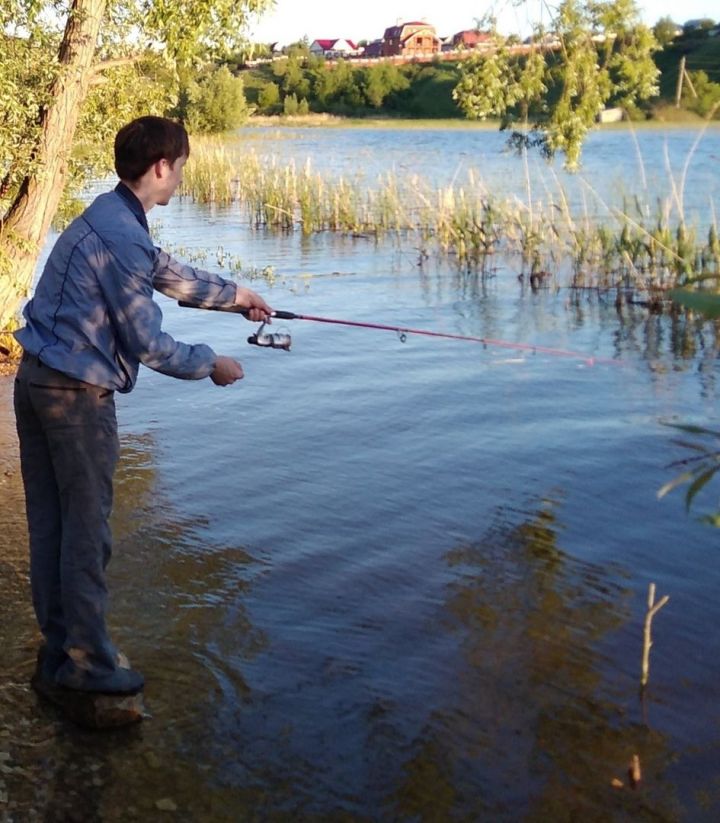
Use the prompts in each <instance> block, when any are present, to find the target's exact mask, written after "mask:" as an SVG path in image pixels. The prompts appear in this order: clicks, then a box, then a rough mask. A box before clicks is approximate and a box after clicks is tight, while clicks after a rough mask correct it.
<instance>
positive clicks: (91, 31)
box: [0, 0, 106, 330]
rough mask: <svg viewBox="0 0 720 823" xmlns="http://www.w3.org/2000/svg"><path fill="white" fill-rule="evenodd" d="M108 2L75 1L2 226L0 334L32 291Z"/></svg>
mask: <svg viewBox="0 0 720 823" xmlns="http://www.w3.org/2000/svg"><path fill="white" fill-rule="evenodd" d="M105 4H106V0H73V3H72V7H71V9H70V12H69V14H68V20H67V23H66V25H65V31H64V34H63V39H62V43H61V45H60V52H59V55H58V63H59V68H58V75H57V77H56V79H55V80H54V81H53V85H52V88H51V90H50V99H51V101H52V102H51V103H50V104H49V105H48V106H47V107H46V108H45V109H43V110H42V112H41V114H40V136H39V139H38V144H37V147H36V149H35V164H34V169H33V172H32V174H30V175H28V176H27V177H26V178H25V179H24V180H23V182H22V184H21V186H20V188H19V190H18V194H17V196H16V197H15V200H14V201H13V204H12V206H11V207H10V209H9V211H8V213H7V217H6V220H5V221H4V223H0V330H1V329H4V328H6V327H7V326H8V324H9V323H10V322H11V320H12V319H13V318H14V317H15V315H16V313H17V310H18V307H19V305H20V302H21V300H22V299H23V298H24V297H25V296H26V295H27V294H28V292H29V290H30V287H31V286H32V281H33V275H34V273H35V265H36V263H37V259H38V256H39V254H40V251H41V249H42V246H43V242H44V240H45V237H46V235H47V233H48V230H49V228H50V223H51V222H52V219H53V217H54V216H55V212H56V211H57V208H58V204H59V203H60V197H61V196H62V192H63V189H64V187H65V182H66V179H67V170H68V159H69V156H70V151H71V149H72V143H73V138H74V136H75V129H76V127H77V122H78V117H79V115H80V108H81V106H82V103H83V101H84V100H85V97H86V96H87V93H88V88H89V86H90V83H91V80H92V77H93V58H94V56H95V47H96V43H97V36H98V31H99V29H100V23H101V21H102V17H103V14H104V13H105Z"/></svg>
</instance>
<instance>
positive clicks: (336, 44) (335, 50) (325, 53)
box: [310, 38, 360, 57]
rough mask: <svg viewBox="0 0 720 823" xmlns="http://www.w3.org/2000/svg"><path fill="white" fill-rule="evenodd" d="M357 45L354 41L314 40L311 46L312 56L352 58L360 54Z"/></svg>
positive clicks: (340, 39) (341, 39)
mask: <svg viewBox="0 0 720 823" xmlns="http://www.w3.org/2000/svg"><path fill="white" fill-rule="evenodd" d="M359 51H360V50H359V49H358V47H357V45H356V44H355V43H354V42H353V41H352V40H344V39H343V38H339V39H337V40H313V41H312V43H311V44H310V54H316V55H318V57H352V56H354V55H356V54H358V53H359Z"/></svg>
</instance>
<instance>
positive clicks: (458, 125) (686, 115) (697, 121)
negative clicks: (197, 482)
mask: <svg viewBox="0 0 720 823" xmlns="http://www.w3.org/2000/svg"><path fill="white" fill-rule="evenodd" d="M267 126H272V127H276V128H358V129H418V130H421V129H474V130H479V131H497V130H498V129H499V127H500V123H499V121H498V120H465V119H462V118H459V117H458V118H437V119H435V118H417V119H415V118H403V117H344V116H341V115H337V114H295V115H255V116H253V117H251V118H250V119H249V120H248V121H247V122H246V123H245V124H244V127H245V128H247V127H250V128H252V127H258V128H260V127H267ZM705 126H707V127H709V128H720V121H718V120H712V121H710V122H709V123H708V121H707V120H705V119H704V118H702V117H700V116H699V115H696V114H693V113H692V112H688V111H684V110H680V109H667V110H666V109H663V110H662V112H661V113H659V116H656V117H653V118H652V119H650V120H639V121H634V120H633V121H631V120H623V121H620V122H619V123H598V124H597V126H596V128H598V129H603V130H604V131H613V130H626V129H638V130H639V129H659V128H663V129H667V128H688V127H697V128H700V127H705Z"/></svg>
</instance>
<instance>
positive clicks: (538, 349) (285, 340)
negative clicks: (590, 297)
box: [178, 300, 620, 366]
mask: <svg viewBox="0 0 720 823" xmlns="http://www.w3.org/2000/svg"><path fill="white" fill-rule="evenodd" d="M178 305H180V306H182V307H183V308H188V309H207V310H209V311H224V312H231V313H232V314H242V315H243V316H244V317H247V316H248V310H247V309H245V308H242V307H240V306H229V307H222V306H211V305H208V304H197V303H188V302H187V301H185V300H179V301H178ZM270 317H271V318H273V319H276V320H309V321H311V322H313V323H332V324H333V325H338V326H354V327H356V328H361V329H376V330H380V331H392V332H395V333H396V334H397V335H399V337H400V340H401V342H403V343H404V342H405V340H406V339H407V335H408V334H419V335H423V336H425V337H441V338H444V339H447V340H465V341H467V342H470V343H481V344H482V345H483V346H485V347H487V346H492V347H495V348H502V349H513V350H515V351H528V352H531V353H532V354H547V355H551V356H553V357H566V358H570V359H573V360H582V361H584V362H585V363H586V364H587V365H589V366H593V365H595V364H596V363H612V364H614V365H617V364H618V363H619V362H620V361H618V360H613V359H610V358H604V357H595V356H593V355H589V354H584V353H583V352H576V351H570V350H568V349H555V348H550V347H548V346H537V345H535V344H534V343H514V342H512V341H510V340H499V339H497V338H492V337H474V336H472V335H466V334H451V333H449V332H439V331H431V330H430V329H415V328H410V327H409V326H391V325H386V324H384V323H367V322H361V321H359V320H338V319H335V318H331V317H315V316H313V315H310V314H296V313H295V312H291V311H279V310H278V311H273V312H271V313H270ZM247 342H248V343H250V344H252V345H254V346H261V347H263V348H268V349H284V350H285V351H290V346H291V345H292V340H291V338H290V335H289V334H287V333H283V332H279V333H275V334H272V333H270V332H267V331H265V323H263V324H262V325H261V326H260V328H259V329H258V330H257V331H256V332H255V334H251V335H250V336H249V337H248V339H247Z"/></svg>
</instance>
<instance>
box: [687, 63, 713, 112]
mask: <svg viewBox="0 0 720 823" xmlns="http://www.w3.org/2000/svg"><path fill="white" fill-rule="evenodd" d="M689 74H690V81H691V83H692V90H694V92H695V93H694V94H693V91H692V90H691V89H690V88H689V87H687V86H686V87H684V89H683V102H684V103H685V105H686V107H687V108H688V109H690V111H694V112H697V113H698V114H699V115H700V116H701V117H707V116H708V115H710V116H712V114H714V113H715V111H716V110H717V109H718V108H720V83H713V82H712V80H710V78H709V77H708V75H707V72H704V71H691V72H689Z"/></svg>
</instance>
